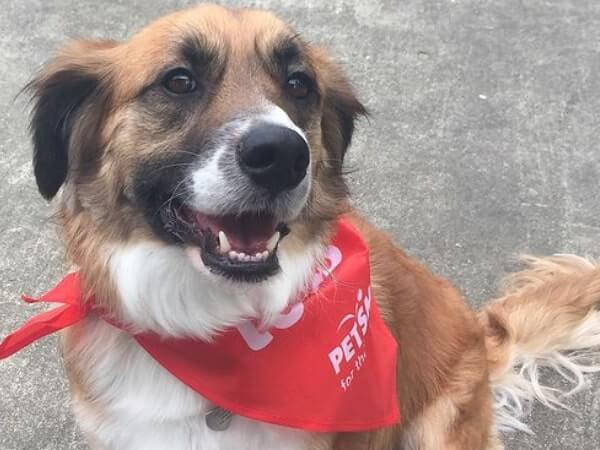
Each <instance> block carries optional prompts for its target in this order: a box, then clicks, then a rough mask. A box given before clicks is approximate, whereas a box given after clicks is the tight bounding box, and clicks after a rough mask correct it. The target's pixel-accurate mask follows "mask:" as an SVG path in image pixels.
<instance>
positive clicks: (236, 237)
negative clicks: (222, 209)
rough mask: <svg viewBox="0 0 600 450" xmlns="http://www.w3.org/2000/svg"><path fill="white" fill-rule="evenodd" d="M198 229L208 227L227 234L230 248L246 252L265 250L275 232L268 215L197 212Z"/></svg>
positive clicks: (215, 231)
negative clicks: (227, 214)
mask: <svg viewBox="0 0 600 450" xmlns="http://www.w3.org/2000/svg"><path fill="white" fill-rule="evenodd" d="M196 221H197V223H198V225H199V227H200V229H201V230H202V229H206V228H208V229H210V231H211V232H212V233H213V234H214V235H215V236H217V235H218V234H219V231H223V232H224V233H225V234H226V235H227V239H228V241H229V243H230V244H231V248H232V249H233V250H236V251H242V252H244V253H247V254H250V255H252V254H254V253H259V252H262V251H263V250H265V248H266V244H267V241H268V240H269V238H270V237H271V236H273V233H275V226H276V224H275V220H274V218H273V216H270V215H251V214H244V215H242V216H233V215H229V216H206V215H204V214H197V215H196Z"/></svg>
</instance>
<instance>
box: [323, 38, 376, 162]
mask: <svg viewBox="0 0 600 450" xmlns="http://www.w3.org/2000/svg"><path fill="white" fill-rule="evenodd" d="M313 60H314V64H315V66H316V68H317V71H318V73H319V75H320V84H321V86H320V89H321V91H322V93H321V94H322V96H323V116H322V119H321V133H322V138H323V145H324V146H325V148H327V149H328V150H329V151H330V152H331V153H332V155H334V156H336V157H337V158H339V160H340V161H341V162H342V161H343V160H344V156H345V155H346V151H347V150H348V147H349V146H350V143H351V142H352V135H353V134H354V128H355V123H356V120H357V119H358V118H359V117H361V116H367V115H368V111H367V109H366V108H365V106H364V105H363V104H362V103H361V102H360V101H359V100H358V98H357V96H356V94H355V92H354V88H353V87H352V85H351V84H350V81H349V80H348V78H347V77H346V76H345V75H344V73H343V72H342V70H341V68H340V67H339V66H337V65H336V64H335V63H333V62H332V61H331V59H330V58H329V56H328V55H327V52H326V51H325V50H324V49H323V48H315V49H313Z"/></svg>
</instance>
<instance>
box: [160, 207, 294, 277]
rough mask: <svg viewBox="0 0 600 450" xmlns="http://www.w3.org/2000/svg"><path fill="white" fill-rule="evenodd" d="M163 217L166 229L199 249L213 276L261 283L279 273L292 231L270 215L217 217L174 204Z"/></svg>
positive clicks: (244, 213)
mask: <svg viewBox="0 0 600 450" xmlns="http://www.w3.org/2000/svg"><path fill="white" fill-rule="evenodd" d="M162 215H163V224H164V226H165V230H166V231H167V232H168V233H170V234H172V235H174V236H175V237H177V238H178V239H179V240H181V241H183V243H184V244H187V245H192V246H196V247H198V248H199V250H200V256H201V258H202V262H203V263H204V265H205V266H206V267H207V268H208V269H209V270H211V272H213V273H217V274H219V275H223V276H225V277H227V278H230V279H234V280H237V281H246V282H257V281H262V280H264V279H266V278H268V277H270V276H272V275H274V274H275V273H277V272H278V271H279V260H278V258H277V250H278V247H279V243H280V242H281V240H282V239H283V238H284V237H285V236H286V235H287V234H288V233H289V228H288V226H287V224H286V223H284V222H280V221H278V220H277V219H276V218H275V216H274V215H273V214H271V213H269V212H266V211H256V212H243V213H240V214H227V215H222V216H215V215H209V214H204V213H202V212H199V211H196V210H194V209H192V208H190V207H189V206H187V205H183V204H180V205H177V204H173V205H169V206H168V207H167V208H166V211H164V212H163V214H162Z"/></svg>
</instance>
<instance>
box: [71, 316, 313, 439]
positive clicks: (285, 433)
mask: <svg viewBox="0 0 600 450" xmlns="http://www.w3.org/2000/svg"><path fill="white" fill-rule="evenodd" d="M83 326H85V333H83V337H82V338H81V339H80V342H78V344H77V347H76V348H75V349H73V350H74V351H76V352H77V359H78V365H79V364H82V363H84V364H85V363H87V364H85V365H86V372H87V373H86V376H85V378H86V379H87V381H88V383H87V388H88V389H89V392H87V395H89V396H90V397H91V398H93V399H94V402H93V403H90V402H87V401H82V400H78V399H75V402H74V408H75V412H76V415H77V418H78V420H79V422H80V425H81V427H82V428H83V430H84V431H85V432H86V433H87V434H89V435H90V436H93V438H94V439H95V440H96V441H98V443H99V444H100V445H102V446H103V448H106V449H110V450H165V449H169V450H268V449H273V450H276V449H277V450H305V449H307V448H309V446H311V443H312V442H314V440H315V439H316V437H315V436H312V435H311V434H309V433H304V432H301V431H296V430H292V429H287V428H283V427H278V426H274V425H268V424H264V423H260V422H255V421H252V420H248V419H244V418H242V417H239V416H235V417H234V418H233V419H232V421H231V424H230V426H229V428H228V429H227V430H225V431H213V430H211V429H210V428H208V427H207V425H206V421H205V415H206V412H207V411H208V410H210V408H211V407H212V405H211V404H210V403H209V402H208V401H207V400H206V399H204V398H202V397H201V396H200V395H198V394H197V393H195V392H194V391H192V390H190V389H189V388H187V387H186V386H185V385H184V384H182V383H181V382H179V381H178V380H177V379H175V378H174V377H173V376H172V375H171V374H169V373H168V372H167V371H166V370H165V369H163V368H162V367H161V366H160V365H159V364H157V363H156V362H155V361H154V360H153V359H152V358H151V357H150V356H149V355H148V354H147V353H146V352H145V351H144V350H143V349H142V348H141V347H140V346H139V345H138V344H137V343H136V342H135V341H133V340H132V339H131V337H129V336H127V335H125V334H124V333H122V332H120V331H118V330H117V329H116V328H114V327H112V326H111V325H108V324H107V323H105V322H103V321H102V320H96V319H90V320H89V321H88V322H87V323H86V324H85V325H83Z"/></svg>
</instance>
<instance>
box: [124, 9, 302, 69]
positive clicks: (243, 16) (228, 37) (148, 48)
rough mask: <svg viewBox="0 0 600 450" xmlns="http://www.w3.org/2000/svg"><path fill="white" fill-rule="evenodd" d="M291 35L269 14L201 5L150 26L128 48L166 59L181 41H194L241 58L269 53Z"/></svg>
mask: <svg viewBox="0 0 600 450" xmlns="http://www.w3.org/2000/svg"><path fill="white" fill-rule="evenodd" d="M293 34H294V33H293V31H292V29H291V28H290V27H289V26H288V25H287V24H286V23H285V22H283V21H282V20H280V19H279V18H277V17H276V16H275V15H274V14H272V13H270V12H268V11H262V10H251V9H228V8H225V7H222V6H217V5H201V6H199V7H196V8H193V9H188V10H184V11H179V12H176V13H173V14H170V15H167V16H164V17H162V18H160V19H158V20H156V21H155V22H152V23H150V24H149V25H147V26H146V27H145V28H144V29H142V30H141V31H140V32H139V33H137V34H136V35H134V36H133V37H132V38H131V39H130V41H129V42H128V43H127V47H128V49H129V51H130V52H131V53H133V54H135V55H137V56H139V57H142V56H144V55H145V56H146V57H147V58H161V57H162V58H168V57H170V56H171V55H170V54H171V53H172V52H173V51H176V50H177V49H178V46H179V45H180V44H182V43H183V41H184V40H190V39H194V38H195V39H196V40H197V41H198V42H202V43H203V45H204V46H206V47H207V48H208V49H209V50H213V51H215V52H222V53H224V52H228V53H231V54H232V55H233V56H234V57H235V56H238V57H241V56H243V55H244V54H247V53H254V52H257V51H265V50H268V47H270V46H274V45H276V43H277V41H279V40H281V39H282V38H284V37H286V36H292V35H293Z"/></svg>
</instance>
